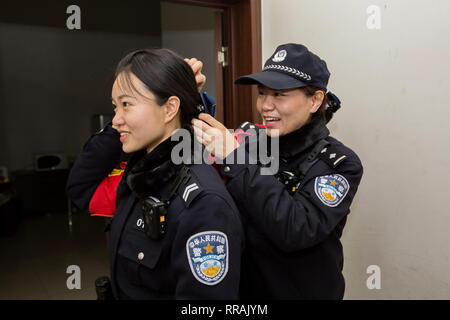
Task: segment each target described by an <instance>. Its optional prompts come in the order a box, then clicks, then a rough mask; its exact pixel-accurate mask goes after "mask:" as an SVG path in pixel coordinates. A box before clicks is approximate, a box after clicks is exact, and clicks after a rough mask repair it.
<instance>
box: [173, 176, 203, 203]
mask: <svg viewBox="0 0 450 320" xmlns="http://www.w3.org/2000/svg"><path fill="white" fill-rule="evenodd" d="M202 191H203V188H202V187H201V186H200V185H199V183H198V182H197V181H196V180H195V179H193V178H192V177H191V178H190V179H189V180H188V181H187V182H186V183H184V184H183V185H182V186H181V187H180V188H179V191H178V194H179V195H180V197H181V198H182V199H183V201H184V203H185V204H186V207H189V205H190V204H191V202H192V201H193V200H194V199H195V198H197V196H198V195H199V194H200V193H201V192H202Z"/></svg>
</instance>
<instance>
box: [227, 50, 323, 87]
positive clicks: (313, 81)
mask: <svg viewBox="0 0 450 320" xmlns="http://www.w3.org/2000/svg"><path fill="white" fill-rule="evenodd" d="M329 78H330V71H328V68H327V64H326V62H325V61H324V60H322V59H320V58H319V57H318V56H317V55H315V54H314V53H312V52H311V51H309V50H308V48H307V47H305V46H304V45H301V44H295V43H288V44H283V45H280V46H278V47H277V49H276V50H275V52H274V54H273V55H272V56H271V57H270V58H269V59H268V60H267V61H266V63H265V64H264V69H263V71H261V72H258V73H253V74H250V75H246V76H242V77H239V78H237V79H236V81H235V83H236V84H261V85H263V86H265V87H268V88H271V89H275V90H283V89H294V88H301V87H306V86H315V87H319V88H322V89H325V90H326V89H327V84H328V79H329Z"/></svg>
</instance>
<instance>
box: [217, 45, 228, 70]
mask: <svg viewBox="0 0 450 320" xmlns="http://www.w3.org/2000/svg"><path fill="white" fill-rule="evenodd" d="M217 62H218V63H219V64H221V65H222V67H226V66H227V65H228V47H221V48H220V50H219V51H218V52H217Z"/></svg>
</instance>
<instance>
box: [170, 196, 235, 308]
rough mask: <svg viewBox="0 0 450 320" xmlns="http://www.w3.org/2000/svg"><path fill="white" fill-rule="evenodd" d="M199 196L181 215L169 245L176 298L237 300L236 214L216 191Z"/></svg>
mask: <svg viewBox="0 0 450 320" xmlns="http://www.w3.org/2000/svg"><path fill="white" fill-rule="evenodd" d="M199 197H200V198H198V199H196V200H195V201H194V202H193V203H192V205H191V206H190V207H189V208H188V209H186V211H185V212H183V213H182V214H181V216H180V220H179V225H178V232H177V235H176V238H175V240H174V244H173V246H172V252H171V255H172V261H173V262H174V265H175V266H174V269H175V281H176V299H238V297H239V276H240V264H241V250H242V246H243V229H242V225H241V221H240V217H239V213H238V211H237V209H236V207H234V208H233V207H232V205H230V204H229V203H228V202H227V201H226V200H225V199H224V198H223V197H221V196H220V195H218V194H207V195H203V196H201V195H200V196H199ZM233 206H234V204H233Z"/></svg>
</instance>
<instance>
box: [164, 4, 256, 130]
mask: <svg viewBox="0 0 450 320" xmlns="http://www.w3.org/2000/svg"><path fill="white" fill-rule="evenodd" d="M164 1H166V2H174V3H180V4H189V5H195V6H203V7H210V8H217V9H221V10H223V25H222V32H223V34H222V40H223V45H224V46H225V47H228V57H227V62H228V65H227V66H225V67H224V69H223V87H224V90H223V111H224V115H225V117H224V124H225V126H226V127H227V128H230V129H234V128H237V127H238V126H239V125H240V124H242V123H243V122H245V121H253V122H259V120H260V119H259V116H258V114H257V112H256V110H255V108H254V106H255V105H256V99H257V89H256V88H255V86H245V85H244V86H242V85H235V84H234V80H235V79H236V78H237V77H239V76H241V75H246V74H250V73H255V72H259V71H261V64H262V53H261V51H262V45H261V0H164ZM216 63H217V60H216Z"/></svg>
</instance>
